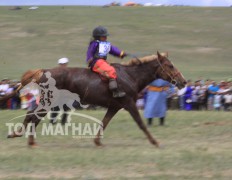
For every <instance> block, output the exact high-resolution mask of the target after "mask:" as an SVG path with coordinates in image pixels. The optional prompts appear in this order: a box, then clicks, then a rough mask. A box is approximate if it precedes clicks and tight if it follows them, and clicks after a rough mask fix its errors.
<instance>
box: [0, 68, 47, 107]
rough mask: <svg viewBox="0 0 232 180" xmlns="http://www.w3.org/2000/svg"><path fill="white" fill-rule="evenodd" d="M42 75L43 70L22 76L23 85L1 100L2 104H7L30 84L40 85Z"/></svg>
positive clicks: (31, 71) (28, 72)
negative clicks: (6, 102)
mask: <svg viewBox="0 0 232 180" xmlns="http://www.w3.org/2000/svg"><path fill="white" fill-rule="evenodd" d="M42 75H43V70H42V69H35V70H28V71H27V72H25V73H24V74H23V75H22V78H21V83H20V84H19V86H18V88H17V89H16V90H14V91H13V92H12V93H10V94H7V95H5V96H3V97H2V98H0V103H1V102H5V101H7V100H8V99H10V98H12V97H14V96H15V95H16V94H17V93H18V92H19V91H20V90H21V89H22V88H23V87H24V86H26V85H27V84H29V83H30V82H35V83H38V82H39V80H40V78H41V76H42Z"/></svg>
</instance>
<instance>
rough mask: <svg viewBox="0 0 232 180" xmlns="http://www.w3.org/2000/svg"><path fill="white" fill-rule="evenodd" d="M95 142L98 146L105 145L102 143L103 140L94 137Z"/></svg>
mask: <svg viewBox="0 0 232 180" xmlns="http://www.w3.org/2000/svg"><path fill="white" fill-rule="evenodd" d="M94 143H95V145H96V146H98V147H102V146H103V144H102V143H101V141H100V140H99V139H94Z"/></svg>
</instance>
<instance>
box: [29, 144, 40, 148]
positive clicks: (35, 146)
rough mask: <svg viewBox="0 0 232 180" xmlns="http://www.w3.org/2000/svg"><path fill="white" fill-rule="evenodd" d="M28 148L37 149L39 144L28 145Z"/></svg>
mask: <svg viewBox="0 0 232 180" xmlns="http://www.w3.org/2000/svg"><path fill="white" fill-rule="evenodd" d="M28 146H29V147H30V148H37V147H39V146H38V144H37V143H28Z"/></svg>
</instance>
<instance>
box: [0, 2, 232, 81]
mask: <svg viewBox="0 0 232 180" xmlns="http://www.w3.org/2000/svg"><path fill="white" fill-rule="evenodd" d="M0 16H1V20H0V27H1V31H0V45H1V48H0V77H2V78H3V77H9V78H17V79H18V78H19V77H20V76H21V74H22V73H23V72H24V71H26V70H28V69H33V68H48V67H54V66H55V65H56V61H57V59H58V58H60V57H63V56H67V57H68V58H70V59H71V63H70V65H71V66H82V67H85V66H86V65H85V52H86V48H87V45H88V42H89V40H90V35H91V32H92V29H93V28H94V27H95V26H97V25H104V26H106V27H107V28H108V30H109V32H110V34H111V36H110V37H109V40H110V41H111V42H112V43H113V44H115V45H117V46H119V47H120V48H122V49H124V50H126V51H127V52H130V53H134V54H137V55H138V56H144V55H147V54H152V53H154V52H156V51H157V50H159V51H169V54H170V59H172V60H173V62H174V63H175V64H176V66H177V67H178V68H179V69H180V70H181V71H182V72H183V74H184V75H185V76H186V78H187V79H189V78H192V79H196V78H198V77H199V76H202V77H204V78H213V79H216V80H222V79H226V78H229V77H231V65H232V63H231V52H232V49H231V43H232V31H231V28H232V20H231V9H230V8H193V7H134V8H131V7H113V8H102V7H75V6H73V7H40V8H39V9H38V10H28V8H27V7H24V8H23V9H22V10H19V11H10V10H8V8H7V7H0ZM128 59H129V58H127V60H128ZM111 61H116V59H113V58H112V59H111Z"/></svg>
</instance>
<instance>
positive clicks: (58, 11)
mask: <svg viewBox="0 0 232 180" xmlns="http://www.w3.org/2000/svg"><path fill="white" fill-rule="evenodd" d="M231 16H232V11H231V8H193V7H133V8H130V7H113V8H102V7H75V6H73V7H40V8H39V9H37V10H28V7H23V9H22V10H19V11H10V10H8V7H0V79H2V78H4V77H8V78H11V79H20V77H21V75H22V74H23V72H25V71H26V70H28V69H35V68H52V67H54V66H56V63H57V60H58V59H59V58H60V57H64V56H66V57H68V58H69V59H70V60H71V62H70V66H73V67H77V66H79V67H86V64H85V52H86V48H87V45H88V42H89V40H90V35H91V32H92V29H93V28H94V27H95V26H97V25H104V26H106V27H107V28H108V30H109V32H110V34H111V35H110V37H109V40H110V41H111V42H112V43H113V44H115V45H117V46H119V47H120V48H121V49H124V50H125V51H127V52H129V53H133V54H136V55H138V56H139V57H140V56H145V55H148V54H152V53H154V52H156V51H157V50H159V51H161V52H163V51H168V52H169V57H170V59H171V60H172V61H173V62H174V64H175V65H176V66H177V67H178V68H179V69H180V71H181V72H182V73H183V74H184V75H185V77H186V78H187V79H189V78H191V79H193V80H194V79H197V78H198V77H199V76H202V77H203V78H212V79H215V80H218V81H219V80H223V79H227V78H229V77H232V74H231V65H232V62H231V55H232V48H231V44H232V31H231V28H232V19H231ZM127 60H129V58H126V59H125V60H123V61H127ZM110 61H111V62H120V61H119V60H117V59H115V58H111V60H110ZM25 113H26V112H25V111H22V110H18V111H8V110H5V111H0V121H1V124H0V162H1V163H0V179H12V180H14V179H75V180H76V179H84V180H87V179H88V180H89V179H107V180H108V179H109V180H111V179H141V180H142V179H155V180H156V179H157V180H170V179H171V180H173V179H174V180H186V179H188V180H205V179H213V180H231V179H232V155H231V149H232V143H231V138H232V131H231V126H232V119H231V112H228V113H227V112H206V111H205V112H193V111H192V112H185V111H169V113H168V117H167V124H168V125H167V126H166V127H159V126H157V124H158V122H157V120H156V121H155V125H154V126H153V127H151V128H149V130H150V131H151V132H152V134H153V135H154V136H155V137H156V138H157V139H158V140H159V141H160V142H161V145H162V148H161V149H157V148H155V147H153V146H152V145H151V144H149V142H148V140H147V139H146V138H145V135H144V134H143V133H142V131H140V130H139V128H138V127H137V126H136V124H135V123H134V122H133V120H132V119H131V117H130V116H129V114H128V113H127V112H125V111H120V112H119V113H118V114H117V115H116V116H115V117H114V119H113V120H112V122H111V123H110V125H109V127H108V129H107V130H106V132H105V133H104V138H103V143H104V144H105V145H106V146H105V147H103V148H96V147H95V145H94V144H93V142H92V140H91V139H73V138H72V137H71V136H54V137H53V136H41V135H40V134H39V133H38V137H37V139H36V141H37V142H38V145H39V146H38V147H37V148H28V146H27V139H26V138H24V137H22V138H15V139H6V136H7V131H8V130H7V126H6V124H5V123H7V122H11V121H10V120H11V119H12V118H15V117H17V116H20V115H23V114H25ZM82 113H85V114H88V115H91V116H93V117H96V118H99V119H102V117H103V116H104V113H105V111H104V110H99V111H82ZM141 114H142V112H141ZM22 121H23V118H19V119H17V120H14V121H13V122H22ZM74 121H75V122H78V121H79V119H78V118H76V119H74ZM47 123H48V121H47ZM40 131H41V125H39V127H38V132H40Z"/></svg>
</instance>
